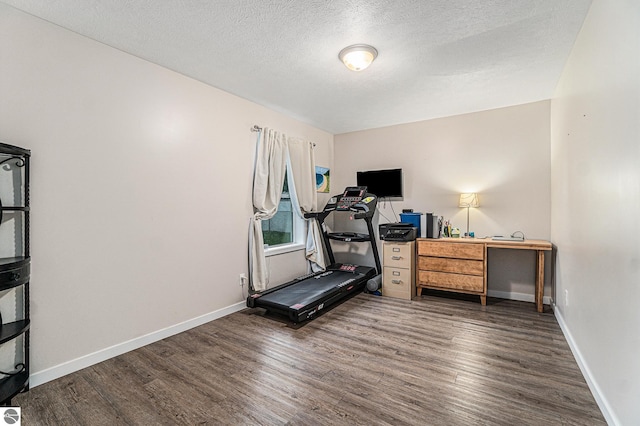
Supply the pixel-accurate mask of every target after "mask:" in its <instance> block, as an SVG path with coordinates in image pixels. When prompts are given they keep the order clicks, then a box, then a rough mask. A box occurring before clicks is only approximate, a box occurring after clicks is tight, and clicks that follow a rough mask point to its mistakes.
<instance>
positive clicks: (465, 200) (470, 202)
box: [458, 192, 480, 207]
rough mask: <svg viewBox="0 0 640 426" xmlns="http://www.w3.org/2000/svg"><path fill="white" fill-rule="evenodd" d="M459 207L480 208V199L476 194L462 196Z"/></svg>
mask: <svg viewBox="0 0 640 426" xmlns="http://www.w3.org/2000/svg"><path fill="white" fill-rule="evenodd" d="M458 207H480V199H479V198H478V194H477V193H475V192H470V193H465V194H460V202H459V203H458Z"/></svg>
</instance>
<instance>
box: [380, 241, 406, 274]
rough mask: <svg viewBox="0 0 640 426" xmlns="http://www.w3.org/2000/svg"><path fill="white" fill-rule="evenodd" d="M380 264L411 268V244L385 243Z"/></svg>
mask: <svg viewBox="0 0 640 426" xmlns="http://www.w3.org/2000/svg"><path fill="white" fill-rule="evenodd" d="M383 250H384V253H383V260H382V263H383V264H384V266H392V267H399V268H411V264H412V262H413V250H414V249H413V244H412V243H410V242H408V243H390V242H387V241H385V243H384V249H383Z"/></svg>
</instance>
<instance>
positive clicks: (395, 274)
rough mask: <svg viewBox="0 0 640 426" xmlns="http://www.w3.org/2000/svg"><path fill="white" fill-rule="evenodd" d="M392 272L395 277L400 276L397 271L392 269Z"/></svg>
mask: <svg viewBox="0 0 640 426" xmlns="http://www.w3.org/2000/svg"><path fill="white" fill-rule="evenodd" d="M392 273H393V275H394V276H396V277H399V276H400V272H398V271H393V272H392Z"/></svg>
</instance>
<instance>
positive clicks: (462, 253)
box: [418, 240, 485, 260]
mask: <svg viewBox="0 0 640 426" xmlns="http://www.w3.org/2000/svg"><path fill="white" fill-rule="evenodd" d="M484 250H485V249H484V244H477V243H453V242H438V241H425V240H419V241H418V254H419V255H426V256H434V257H451V258H456V259H475V260H484Z"/></svg>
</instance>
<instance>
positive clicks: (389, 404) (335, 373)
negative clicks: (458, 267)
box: [13, 294, 606, 425]
mask: <svg viewBox="0 0 640 426" xmlns="http://www.w3.org/2000/svg"><path fill="white" fill-rule="evenodd" d="M545 308H546V307H545ZM13 403H14V404H16V405H19V406H21V407H22V415H23V425H119V424H121V425H156V424H186V425H195V424H214V425H285V424H286V425H340V424H343V425H354V424H362V425H476V424H487V425H556V424H557V425H600V424H606V423H605V421H604V419H603V417H602V415H601V413H600V411H599V410H598V407H597V405H596V403H595V401H594V399H593V397H592V395H591V393H590V392H589V389H588V388H587V385H586V383H585V380H584V378H583V377H582V375H581V373H580V370H579V369H578V366H577V364H576V362H575V360H574V358H573V356H572V354H571V351H570V350H569V347H568V345H567V343H566V341H565V339H564V337H563V335H562V332H561V331H560V328H559V326H558V324H557V322H556V320H555V317H554V316H553V314H552V313H549V312H547V313H543V314H539V313H536V312H535V309H534V306H533V304H530V303H522V302H513V301H505V300H499V299H489V301H488V305H487V306H485V307H483V306H481V305H480V303H478V302H477V301H468V300H457V299H452V298H443V297H439V296H434V295H428V296H423V297H422V298H421V299H420V300H414V301H403V300H397V299H391V298H383V297H376V296H371V295H367V294H360V295H357V296H356V297H354V298H352V299H350V300H348V301H346V302H344V303H342V304H341V305H339V306H337V307H335V308H334V309H333V310H330V311H328V312H326V313H325V314H324V315H322V316H320V317H319V318H317V319H315V320H313V321H311V322H309V323H307V324H305V325H303V326H301V327H293V326H291V325H290V324H289V325H287V324H286V323H285V322H283V321H278V320H276V319H273V318H269V317H265V316H264V315H263V311H262V310H258V309H255V310H244V311H242V312H238V313H235V314H232V315H229V316H227V317H225V318H222V319H219V320H216V321H213V322H210V323H208V324H205V325H203V326H201V327H198V328H195V329H192V330H190V331H188V332H185V333H182V334H180V335H177V336H174V337H171V338H168V339H165V340H163V341H161V342H158V343H155V344H152V345H149V346H146V347H144V348H141V349H138V350H135V351H132V352H129V353H127V354H125V355H122V356H119V357H117V358H114V359H111V360H108V361H105V362H103V363H100V364H97V365H94V366H92V367H89V368H86V369H84V370H81V371H79V372H76V373H73V374H70V375H68V376H65V377H63V378H60V379H58V380H55V381H52V382H49V383H46V384H44V385H41V386H38V387H36V388H34V389H32V390H30V391H29V392H27V393H24V394H21V395H19V396H18V397H16V398H15V399H14V400H13Z"/></svg>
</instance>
